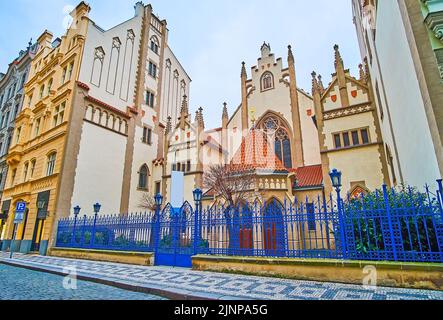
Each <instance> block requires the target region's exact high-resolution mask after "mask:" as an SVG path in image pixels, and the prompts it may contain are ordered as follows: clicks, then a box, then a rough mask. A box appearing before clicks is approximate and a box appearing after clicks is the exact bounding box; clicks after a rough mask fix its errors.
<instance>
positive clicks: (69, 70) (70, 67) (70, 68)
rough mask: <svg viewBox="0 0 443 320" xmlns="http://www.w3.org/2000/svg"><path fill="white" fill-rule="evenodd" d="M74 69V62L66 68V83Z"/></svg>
mask: <svg viewBox="0 0 443 320" xmlns="http://www.w3.org/2000/svg"><path fill="white" fill-rule="evenodd" d="M73 69H74V62H71V63H70V64H69V66H68V72H67V74H66V78H67V81H70V80H71V76H72V70H73Z"/></svg>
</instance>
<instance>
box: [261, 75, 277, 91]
mask: <svg viewBox="0 0 443 320" xmlns="http://www.w3.org/2000/svg"><path fill="white" fill-rule="evenodd" d="M261 87H262V91H265V90H270V89H274V76H273V75H272V73H270V72H266V73H265V74H263V76H262V79H261Z"/></svg>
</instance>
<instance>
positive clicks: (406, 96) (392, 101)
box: [376, 1, 440, 188]
mask: <svg viewBox="0 0 443 320" xmlns="http://www.w3.org/2000/svg"><path fill="white" fill-rule="evenodd" d="M377 30H378V31H377V36H376V45H377V50H378V56H379V60H380V68H381V72H382V73H383V78H384V84H385V89H386V95H387V100H388V105H389V108H390V110H391V117H392V125H393V131H394V135H395V136H396V139H397V147H398V153H399V158H400V162H401V167H402V171H403V176H404V180H405V182H406V183H408V184H411V185H414V186H417V187H420V188H422V187H423V186H424V184H425V183H429V184H431V183H433V182H434V181H435V180H436V179H438V178H440V173H439V170H438V163H437V159H436V156H435V150H434V148H433V145H432V139H431V134H430V131H429V126H428V123H427V119H426V114H425V110H424V104H423V97H422V96H421V93H420V88H419V83H418V80H417V77H416V75H415V68H414V64H413V60H412V57H411V52H410V49H409V45H408V41H407V38H406V33H405V30H404V26H403V22H402V20H401V14H400V11H399V8H398V4H397V2H396V1H379V2H378V16H377ZM393 35H395V36H393Z"/></svg>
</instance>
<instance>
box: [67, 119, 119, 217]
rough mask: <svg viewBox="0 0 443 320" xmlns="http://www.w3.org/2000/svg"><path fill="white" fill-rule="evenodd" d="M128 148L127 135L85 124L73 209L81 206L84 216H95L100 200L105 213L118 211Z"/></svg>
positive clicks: (116, 212) (102, 211) (102, 210)
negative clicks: (94, 211) (95, 208)
mask: <svg viewBox="0 0 443 320" xmlns="http://www.w3.org/2000/svg"><path fill="white" fill-rule="evenodd" d="M125 150H126V137H124V136H122V135H119V134H116V133H113V132H111V131H109V130H106V129H103V128H100V127H98V126H96V125H93V124H90V123H87V122H85V123H84V124H83V132H82V136H81V142H80V152H79V155H78V163H77V168H76V175H75V182H74V192H73V196H72V203H71V208H73V207H75V206H77V205H79V206H80V207H81V208H82V212H81V214H82V215H83V214H87V215H92V214H93V212H92V211H93V210H92V206H93V204H94V203H96V202H99V203H100V204H101V205H102V209H101V213H102V214H118V213H119V210H120V200H121V192H122V181H123V167H124V158H125ZM71 211H72V210H71Z"/></svg>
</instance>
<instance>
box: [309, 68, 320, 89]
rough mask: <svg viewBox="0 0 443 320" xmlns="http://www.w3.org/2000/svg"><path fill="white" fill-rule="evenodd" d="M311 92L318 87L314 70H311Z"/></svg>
mask: <svg viewBox="0 0 443 320" xmlns="http://www.w3.org/2000/svg"><path fill="white" fill-rule="evenodd" d="M311 76H312V94H315V93H316V92H317V91H318V89H319V87H318V81H317V73H316V72H315V71H312V73H311Z"/></svg>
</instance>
